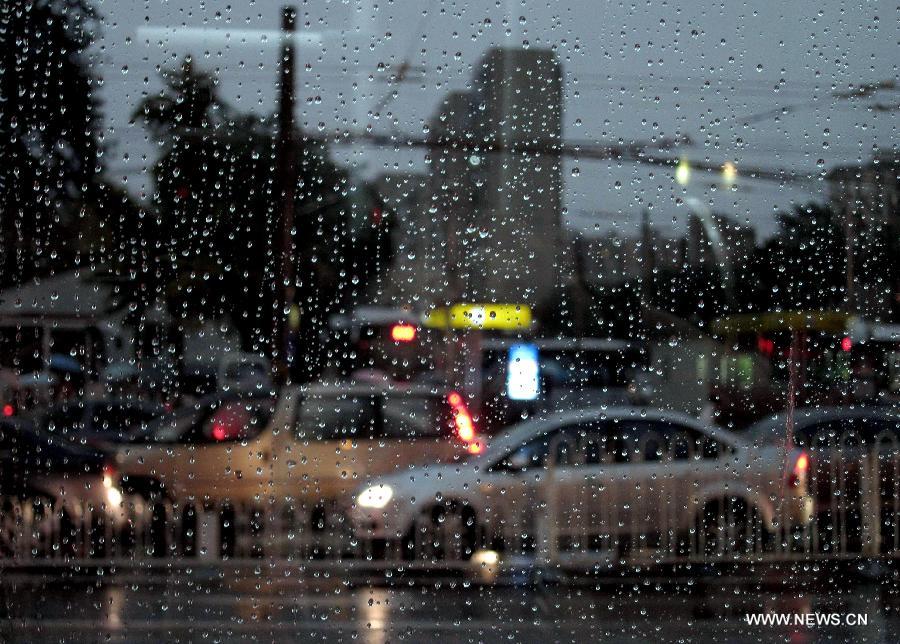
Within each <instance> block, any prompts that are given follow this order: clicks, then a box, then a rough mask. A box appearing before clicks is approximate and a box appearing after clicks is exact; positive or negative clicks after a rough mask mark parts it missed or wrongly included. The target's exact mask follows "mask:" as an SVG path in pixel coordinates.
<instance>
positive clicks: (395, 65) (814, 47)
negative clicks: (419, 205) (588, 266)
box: [92, 2, 900, 238]
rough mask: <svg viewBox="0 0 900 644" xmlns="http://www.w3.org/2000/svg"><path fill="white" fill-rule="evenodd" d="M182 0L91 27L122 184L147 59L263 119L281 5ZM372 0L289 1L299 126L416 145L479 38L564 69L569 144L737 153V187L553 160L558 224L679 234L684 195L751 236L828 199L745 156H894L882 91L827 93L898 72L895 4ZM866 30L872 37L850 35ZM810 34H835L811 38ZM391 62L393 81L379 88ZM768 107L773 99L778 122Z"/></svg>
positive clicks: (464, 76)
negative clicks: (670, 143)
mask: <svg viewBox="0 0 900 644" xmlns="http://www.w3.org/2000/svg"><path fill="white" fill-rule="evenodd" d="M181 4H182V3H180V2H169V3H167V4H166V5H165V6H156V5H147V4H144V3H131V2H124V3H116V4H112V3H104V4H101V5H100V6H99V11H100V13H101V15H102V16H103V21H102V35H101V37H100V38H99V39H98V40H97V42H96V43H95V45H94V47H93V49H92V52H93V59H94V69H95V72H96V73H97V75H98V76H100V77H101V78H102V79H103V80H104V82H103V85H102V89H101V98H102V99H103V101H104V106H103V112H104V116H105V120H106V126H107V128H106V133H107V144H108V149H107V150H108V156H107V162H108V168H109V169H108V175H109V176H110V177H111V178H112V179H113V180H115V181H117V182H122V180H123V179H125V178H127V183H126V184H125V185H126V187H127V188H128V190H129V191H130V192H131V193H132V194H134V195H136V196H141V195H144V196H146V195H151V194H152V191H153V184H152V177H151V175H150V173H149V172H148V171H147V170H148V169H149V168H150V167H151V166H152V163H153V162H154V160H155V156H154V155H155V145H154V144H153V143H152V142H149V141H148V140H147V133H146V131H145V130H144V129H143V127H142V125H141V124H140V123H130V122H129V121H130V116H131V113H132V111H133V110H134V107H135V106H136V105H137V104H138V103H139V102H140V100H141V99H142V98H143V97H144V96H145V94H146V93H155V92H156V91H158V90H159V88H160V79H159V74H158V71H157V68H159V67H162V68H166V67H173V66H176V65H177V64H178V63H179V61H180V60H181V59H182V58H183V57H184V56H185V55H188V54H191V55H193V57H194V59H195V60H196V61H197V62H198V64H199V66H201V67H202V68H203V69H205V70H208V71H211V72H213V73H215V74H216V76H217V77H218V79H219V89H220V92H221V95H222V97H223V98H224V99H225V100H226V101H227V102H228V103H229V104H231V105H233V106H234V107H235V108H237V109H238V110H241V111H251V112H254V113H257V114H264V113H270V112H271V111H272V110H273V109H274V105H275V92H276V70H277V68H276V64H277V56H278V42H279V39H278V35H277V33H275V29H276V28H277V26H278V16H279V6H278V5H275V4H272V5H267V6H266V7H263V8H261V7H258V6H257V5H256V4H255V3H245V2H237V3H233V4H232V5H230V10H226V9H222V8H218V7H215V6H209V7H208V8H206V9H205V10H204V9H202V8H201V10H199V11H196V10H194V11H188V10H187V9H186V7H187V6H188V3H184V7H181ZM374 7H375V5H374V4H372V3H368V2H362V3H356V4H349V3H345V4H342V5H337V6H332V5H328V6H323V7H322V8H321V9H319V10H318V13H315V11H317V10H316V9H310V8H309V7H304V6H299V7H298V9H299V18H298V44H299V47H298V83H297V103H298V106H297V114H296V119H297V123H298V124H300V125H301V126H302V127H303V128H304V130H306V131H308V132H311V133H320V132H329V131H336V130H352V131H362V130H365V129H366V128H368V127H371V128H372V130H373V131H374V132H376V133H380V134H392V133H393V134H396V136H397V138H398V141H401V142H402V141H403V140H404V139H405V138H407V137H418V138H421V137H423V136H425V125H426V124H427V122H428V121H429V120H430V119H431V118H432V116H433V115H434V113H435V112H436V111H437V109H438V106H439V104H440V102H441V101H442V99H443V98H444V97H445V96H446V94H447V93H448V92H449V91H453V90H462V89H466V88H468V87H469V86H470V84H471V79H472V77H473V75H474V72H475V69H474V68H475V65H476V64H477V63H478V62H479V61H480V60H481V57H482V55H483V54H484V52H485V51H486V50H487V49H488V48H491V47H497V46H499V47H510V48H519V47H524V46H527V47H529V48H532V49H551V50H553V51H554V52H555V54H556V56H557V57H558V59H559V60H560V62H561V64H562V67H563V103H564V111H563V122H562V127H563V137H564V138H565V139H566V140H577V141H585V140H586V141H595V142H598V143H606V142H611V141H612V142H615V141H621V142H623V143H626V144H627V143H631V142H634V141H651V140H653V139H654V138H656V139H659V138H672V137H683V136H688V137H690V138H691V139H692V141H693V145H692V146H688V147H684V148H683V149H681V150H680V151H678V152H675V154H681V155H683V156H684V157H686V158H688V159H692V160H696V161H700V162H705V163H707V164H718V163H724V162H725V161H732V162H734V163H736V165H737V168H738V179H737V182H736V185H735V187H734V188H727V187H726V186H724V185H722V183H721V181H720V177H718V176H715V175H714V174H711V173H700V172H694V173H692V176H691V181H690V182H689V183H688V184H687V185H686V186H684V187H683V186H681V185H679V184H678V183H677V182H676V181H675V180H674V169H670V168H660V167H651V166H641V165H638V164H635V163H631V162H621V163H619V162H608V161H592V160H583V159H582V160H579V159H574V158H569V159H566V160H565V162H564V171H563V179H564V183H565V187H564V191H563V206H564V211H563V220H564V221H563V223H564V225H565V226H566V227H567V228H569V229H570V230H574V231H578V232H580V233H582V234H585V235H587V236H602V235H606V234H609V233H610V232H614V233H617V234H620V235H631V234H636V233H637V231H638V229H639V226H640V221H641V212H642V211H643V210H649V212H650V219H651V222H652V224H653V225H654V226H655V227H657V228H660V229H662V230H664V231H672V232H679V231H683V230H684V226H685V225H686V222H687V220H688V217H689V214H690V213H689V210H688V209H687V208H686V207H685V206H684V205H683V201H684V198H685V197H688V196H691V197H694V198H695V199H700V200H701V201H703V202H706V203H707V204H708V205H709V206H710V207H711V208H712V209H713V210H715V211H716V212H721V213H723V214H726V215H729V216H731V217H733V218H734V219H735V220H736V221H738V222H740V223H741V224H743V225H747V226H750V227H751V228H752V229H754V231H755V232H756V234H757V236H758V237H761V238H762V237H766V236H768V235H770V234H771V233H773V232H774V231H775V227H776V223H775V220H774V217H773V216H772V215H773V214H774V212H775V211H776V210H779V209H788V208H790V207H791V205H793V204H799V203H805V202H807V201H810V200H816V201H821V202H824V201H825V199H826V195H825V186H824V181H823V182H822V183H821V184H817V183H816V182H804V183H798V184H786V185H779V184H778V183H775V182H771V181H759V180H750V179H747V178H746V177H744V176H742V175H741V174H740V172H741V168H742V167H764V168H778V169H788V170H791V171H793V172H796V173H797V174H798V175H816V174H818V173H821V172H823V171H827V170H829V169H832V168H834V167H837V166H840V165H844V164H855V163H865V162H866V161H868V160H869V159H870V158H871V157H872V156H873V154H874V152H875V148H882V149H889V150H896V145H895V143H894V140H895V130H896V126H895V124H894V121H895V117H894V114H893V112H892V110H893V108H895V107H896V104H897V100H898V93H897V92H896V90H894V89H891V88H887V89H884V90H881V91H878V92H874V93H871V94H868V93H863V94H865V95H862V96H858V97H853V98H838V97H836V96H835V94H836V93H838V92H842V91H846V90H848V89H852V88H853V87H858V86H860V85H862V84H867V83H884V82H885V81H888V82H893V81H895V79H896V77H897V66H896V64H895V63H894V62H893V58H894V57H893V47H892V43H896V42H897V34H898V33H900V27H898V26H897V24H896V23H895V22H891V21H884V20H883V15H890V14H889V13H888V11H889V10H890V9H889V8H887V7H886V5H884V4H883V3H877V2H876V3H872V4H871V5H870V7H869V8H867V10H866V11H862V12H860V11H855V12H853V13H849V12H846V11H844V10H843V9H842V4H841V3H839V2H825V3H819V4H817V5H816V6H814V7H813V6H810V7H799V8H798V7H793V6H791V7H790V8H787V7H784V8H781V7H779V8H778V11H779V12H780V14H779V15H777V16H774V15H769V14H766V13H765V12H761V11H760V12H757V11H754V10H753V9H752V8H748V7H736V8H734V9H731V8H728V7H726V8H717V9H715V10H710V9H706V8H703V7H690V8H687V9H682V8H677V7H660V8H658V7H653V8H652V9H651V8H629V7H624V6H614V7H604V13H603V14H602V15H601V14H600V12H598V11H597V10H596V7H594V6H592V5H591V4H590V3H585V4H584V5H583V6H581V7H573V8H569V9H567V10H565V11H563V10H562V9H559V10H557V9H555V8H553V9H548V8H543V7H527V8H525V7H523V6H522V5H521V4H519V3H512V2H505V3H498V4H497V5H494V6H491V7H464V8H460V9H459V12H458V13H457V12H453V11H450V10H448V9H447V8H446V7H444V6H443V5H442V4H441V3H437V2H427V3H412V2H403V3H397V4H395V5H390V6H389V7H387V8H381V9H376V8H374ZM882 7H885V8H886V10H885V11H881V8H882ZM560 12H561V13H560ZM463 24H465V25H467V26H468V27H469V28H470V29H469V30H468V31H467V32H465V33H464V32H462V31H461V30H460V28H459V26H460V25H463ZM626 24H627V25H628V28H627V29H625V28H623V27H622V25H626ZM879 25H880V27H879ZM867 31H869V32H872V37H871V38H864V37H863V36H862V34H864V33H866V32H867ZM879 31H880V33H879ZM885 32H887V33H885ZM824 33H828V34H830V35H831V37H830V38H828V39H827V40H826V39H822V38H820V36H821V35H823V34H824ZM801 36H802V37H801ZM598 60H602V61H603V64H604V66H605V67H598V65H597V61H598ZM404 63H406V64H408V67H407V70H406V72H405V73H406V76H405V80H404V81H402V82H389V79H390V78H391V77H392V75H396V74H397V73H398V70H400V69H401V68H402V67H403V66H404ZM394 91H396V93H397V94H396V96H395V97H394V96H391V92H394ZM778 108H788V109H787V110H786V111H785V112H784V113H783V114H781V115H778V114H776V113H775V112H773V110H776V111H777V110H778ZM376 110H380V112H377V111H376ZM126 155H127V156H126ZM332 156H333V157H334V158H335V160H336V161H338V162H339V163H341V164H342V165H347V166H348V167H351V168H353V169H355V170H356V171H358V172H359V173H360V174H362V175H363V176H365V177H367V178H371V177H375V176H377V175H379V174H381V173H384V172H396V171H416V172H423V171H427V166H426V164H425V162H424V158H425V152H424V150H422V149H409V150H403V149H402V145H398V149H396V150H395V149H390V148H373V147H371V146H368V145H366V144H362V143H354V144H352V145H346V146H332Z"/></svg>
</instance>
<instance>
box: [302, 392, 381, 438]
mask: <svg viewBox="0 0 900 644" xmlns="http://www.w3.org/2000/svg"><path fill="white" fill-rule="evenodd" d="M377 403H378V398H377V397H376V396H369V395H365V396H354V395H311V396H307V397H305V398H304V399H303V401H302V403H301V407H300V413H299V415H298V420H297V425H296V428H295V433H296V436H297V438H298V439H300V440H343V439H347V438H374V437H376V436H380V435H381V428H380V427H379V425H380V419H379V418H378V414H377Z"/></svg>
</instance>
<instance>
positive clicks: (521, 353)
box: [506, 344, 541, 400]
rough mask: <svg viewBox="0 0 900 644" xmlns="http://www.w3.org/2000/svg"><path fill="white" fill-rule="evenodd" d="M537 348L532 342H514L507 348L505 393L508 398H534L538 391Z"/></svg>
mask: <svg viewBox="0 0 900 644" xmlns="http://www.w3.org/2000/svg"><path fill="white" fill-rule="evenodd" d="M540 369H541V368H540V363H539V361H538V348H537V347H536V346H535V345H533V344H514V345H513V346H511V347H510V348H509V363H508V368H507V370H506V371H507V376H506V395H507V396H508V397H509V399H510V400H534V399H535V398H537V397H538V393H539V391H540V388H539V384H538V383H539V382H540V375H541V374H540Z"/></svg>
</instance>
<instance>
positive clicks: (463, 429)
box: [447, 391, 484, 454]
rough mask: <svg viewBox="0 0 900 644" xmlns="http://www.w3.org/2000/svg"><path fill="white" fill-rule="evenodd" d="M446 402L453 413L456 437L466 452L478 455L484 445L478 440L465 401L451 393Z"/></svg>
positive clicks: (453, 392) (456, 394) (456, 393)
mask: <svg viewBox="0 0 900 644" xmlns="http://www.w3.org/2000/svg"><path fill="white" fill-rule="evenodd" d="M447 402H448V403H450V408H451V410H452V412H453V424H454V427H455V429H456V437H457V438H458V439H459V440H461V441H462V442H463V443H465V445H466V450H467V451H468V452H469V453H470V454H480V453H481V452H482V451H483V450H484V445H482V443H481V441H479V440H478V434H477V432H476V431H475V421H473V420H472V414H470V413H469V408H468V407H467V406H466V401H465V400H464V399H463V397H462V396H461V395H460V394H459V393H458V392H455V391H451V392H450V393H449V394H448V395H447Z"/></svg>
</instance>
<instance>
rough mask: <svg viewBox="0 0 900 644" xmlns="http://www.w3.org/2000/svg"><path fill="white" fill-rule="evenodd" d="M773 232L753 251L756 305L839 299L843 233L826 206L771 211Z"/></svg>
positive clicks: (820, 304)
mask: <svg viewBox="0 0 900 644" xmlns="http://www.w3.org/2000/svg"><path fill="white" fill-rule="evenodd" d="M777 217H778V224H779V230H778V234H776V235H775V236H774V237H772V238H771V239H770V240H769V241H768V242H767V243H766V244H764V245H763V246H762V247H761V248H760V249H759V250H758V253H757V261H756V262H755V263H754V267H753V271H752V272H753V273H754V274H755V275H754V278H755V282H756V283H757V284H758V285H759V290H758V291H757V298H758V301H757V306H758V308H759V309H760V310H769V311H771V310H776V309H781V310H787V309H804V310H826V309H831V310H837V309H840V308H841V307H842V305H843V301H844V290H845V288H844V287H845V279H846V277H845V273H844V271H845V266H846V263H845V254H846V250H845V248H846V247H845V237H844V232H843V230H842V229H841V227H840V226H838V225H837V224H836V222H835V218H834V216H833V215H832V213H831V211H830V210H829V209H828V208H826V207H823V206H820V205H818V204H815V203H810V204H806V205H804V206H797V207H796V208H794V210H793V212H780V213H778V215H777Z"/></svg>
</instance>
